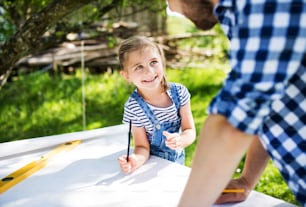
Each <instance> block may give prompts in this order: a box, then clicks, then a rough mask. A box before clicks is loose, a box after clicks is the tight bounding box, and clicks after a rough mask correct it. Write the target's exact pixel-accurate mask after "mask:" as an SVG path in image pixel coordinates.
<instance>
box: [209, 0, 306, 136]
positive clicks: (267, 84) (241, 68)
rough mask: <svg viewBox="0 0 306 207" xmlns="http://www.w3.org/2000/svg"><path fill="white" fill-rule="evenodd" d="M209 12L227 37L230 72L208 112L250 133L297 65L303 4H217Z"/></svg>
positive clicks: (225, 0)
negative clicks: (216, 19)
mask: <svg viewBox="0 0 306 207" xmlns="http://www.w3.org/2000/svg"><path fill="white" fill-rule="evenodd" d="M215 14H216V16H217V17H218V18H219V21H220V23H221V25H222V27H223V28H225V32H227V35H228V37H229V38H231V45H230V51H229V56H230V62H231V68H232V70H231V72H230V73H229V74H228V77H227V79H226V80H225V82H224V87H223V88H222V89H221V90H220V92H219V93H218V95H217V96H216V97H215V98H214V99H213V100H212V102H211V104H210V106H209V108H208V112H209V113H212V114H222V115H224V116H226V117H227V119H228V121H229V122H230V123H231V124H232V125H233V126H234V127H236V128H238V129H240V130H242V131H244V132H246V133H249V134H256V133H258V130H259V128H260V126H261V124H262V123H263V119H264V118H265V117H266V115H268V114H269V113H270V112H271V103H272V102H273V101H274V100H277V99H281V97H282V96H283V94H284V91H285V89H286V85H287V83H288V80H289V79H290V78H291V77H292V76H293V74H295V73H296V71H297V70H298V68H299V66H300V65H301V64H302V59H303V56H304V55H305V48H306V6H305V2H304V1H303V0H296V1H294V0H291V1H289V0H279V1H263V0H239V1H234V0H220V2H219V4H218V5H217V7H216V8H215Z"/></svg>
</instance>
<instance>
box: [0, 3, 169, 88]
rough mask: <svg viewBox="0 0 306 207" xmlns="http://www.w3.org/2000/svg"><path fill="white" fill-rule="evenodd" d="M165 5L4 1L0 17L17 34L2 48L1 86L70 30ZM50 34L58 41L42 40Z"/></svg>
mask: <svg viewBox="0 0 306 207" xmlns="http://www.w3.org/2000/svg"><path fill="white" fill-rule="evenodd" d="M165 4H166V2H165V1H164V0H159V1H154V2H153V3H152V2H151V1H146V0H135V1H128V0H79V1H75V0H44V1H40V0H31V1H12V0H3V1H1V2H0V15H2V16H4V17H5V18H6V21H7V22H9V25H11V27H10V29H11V30H10V31H13V30H15V32H14V34H13V35H12V36H10V38H9V39H7V40H6V41H5V42H4V44H2V45H0V87H1V86H3V85H4V84H5V83H6V81H7V78H8V77H9V75H10V73H11V72H12V70H13V68H14V65H15V64H16V63H17V62H18V60H19V59H20V58H22V57H25V56H27V55H29V54H35V53H38V52H40V51H42V50H44V49H46V48H48V47H50V45H52V44H54V41H59V40H61V38H62V37H63V35H64V33H63V31H65V30H66V29H67V28H69V31H73V30H75V31H77V30H78V29H80V28H79V27H80V25H81V26H82V27H85V26H86V25H90V24H91V23H92V22H93V21H95V20H97V19H100V18H101V17H103V16H106V15H108V18H110V19H111V18H114V17H115V18H120V17H121V15H122V9H123V8H125V7H129V6H130V7H141V8H142V9H150V8H157V7H158V8H160V10H165ZM156 5H157V6H156ZM160 5H162V6H161V7H160ZM110 11H113V12H110ZM77 15H82V16H83V19H86V21H85V20H83V21H82V22H80V21H78V18H77ZM7 22H6V23H7ZM12 25H13V26H12ZM0 31H1V28H0ZM47 31H53V32H52V34H53V35H56V38H50V39H43V38H42V37H43V35H44V34H45V33H46V32H47Z"/></svg>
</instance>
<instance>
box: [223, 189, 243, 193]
mask: <svg viewBox="0 0 306 207" xmlns="http://www.w3.org/2000/svg"><path fill="white" fill-rule="evenodd" d="M223 193H244V189H224V190H223Z"/></svg>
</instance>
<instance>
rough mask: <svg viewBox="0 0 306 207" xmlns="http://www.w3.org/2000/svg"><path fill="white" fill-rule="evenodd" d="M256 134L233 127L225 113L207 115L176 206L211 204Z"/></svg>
mask: <svg viewBox="0 0 306 207" xmlns="http://www.w3.org/2000/svg"><path fill="white" fill-rule="evenodd" d="M255 138H256V136H252V135H248V134H245V133H243V132H241V131H239V130H237V129H236V128H234V127H233V126H232V125H231V124H230V123H229V122H228V121H227V120H226V118H225V117H224V116H222V115H209V116H208V118H207V120H206V121H205V123H204V126H203V128H202V130H201V134H200V139H199V142H198V144H197V149H196V152H195V156H194V160H193V164H192V169H191V173H190V176H189V178H188V181H187V184H186V187H185V189H184V192H183V195H182V197H181V200H180V202H179V206H181V207H187V206H188V207H193V206H201V207H206V206H207V207H209V206H211V205H212V204H214V202H215V201H216V199H217V198H218V196H219V195H220V194H221V192H222V190H223V189H224V188H225V186H226V184H227V183H228V182H229V181H230V179H231V176H232V174H233V172H234V171H235V169H236V167H237V165H238V163H239V161H240V160H241V158H242V156H243V155H244V153H245V152H246V150H247V149H248V147H249V146H250V144H251V142H252V141H253V140H254V139H255Z"/></svg>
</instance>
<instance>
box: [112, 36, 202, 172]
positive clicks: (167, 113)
mask: <svg viewBox="0 0 306 207" xmlns="http://www.w3.org/2000/svg"><path fill="white" fill-rule="evenodd" d="M119 62H120V67H121V71H120V74H121V76H122V77H123V78H124V79H125V80H126V81H127V82H129V83H132V84H134V85H135V86H136V89H135V91H134V92H133V93H132V94H131V96H130V97H129V99H128V100H127V102H126V103H125V106H124V115H123V123H130V121H131V122H132V134H133V139H134V153H133V154H132V155H131V156H129V159H128V161H127V157H126V155H123V156H121V157H119V158H118V162H119V164H120V167H121V170H122V171H123V172H124V173H131V172H133V171H135V169H137V168H138V167H140V166H141V165H143V164H144V163H145V162H146V161H147V160H148V158H149V156H150V155H155V156H158V157H161V158H164V159H167V160H170V161H173V162H176V163H180V164H184V161H185V152H184V148H185V147H187V146H188V145H190V144H191V143H192V142H193V141H194V140H195V136H196V132H195V126H194V120H193V116H192V112H191V108H190V94H189V92H188V90H187V88H186V87H185V86H183V85H181V84H178V83H168V82H167V80H166V76H165V68H166V65H165V57H164V54H163V50H162V49H161V48H160V46H159V45H158V44H156V43H154V42H152V41H151V40H149V39H148V38H146V37H142V36H134V37H131V38H129V39H126V40H124V41H123V42H122V44H121V46H120V48H119Z"/></svg>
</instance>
